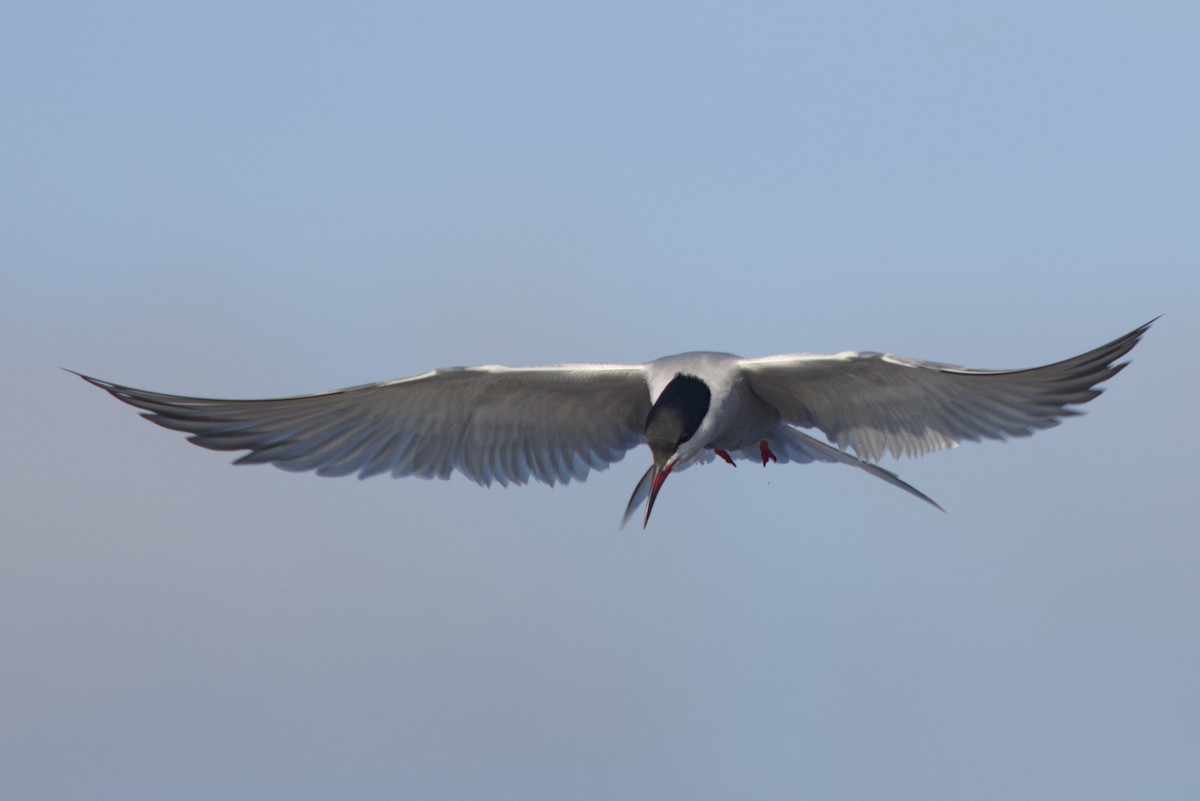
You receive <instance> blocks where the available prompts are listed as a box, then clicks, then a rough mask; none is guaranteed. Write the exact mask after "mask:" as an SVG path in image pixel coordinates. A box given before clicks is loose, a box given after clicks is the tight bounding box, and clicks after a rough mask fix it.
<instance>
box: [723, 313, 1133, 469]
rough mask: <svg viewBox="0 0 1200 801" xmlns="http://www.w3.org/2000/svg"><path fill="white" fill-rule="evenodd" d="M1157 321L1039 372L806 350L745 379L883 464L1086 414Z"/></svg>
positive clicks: (750, 368) (783, 409) (768, 361)
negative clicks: (1080, 408) (1084, 407)
mask: <svg viewBox="0 0 1200 801" xmlns="http://www.w3.org/2000/svg"><path fill="white" fill-rule="evenodd" d="M1153 322H1154V321H1153V320H1152V321H1151V322H1150V323H1146V324H1145V325H1143V326H1141V327H1140V328H1137V329H1135V330H1133V331H1130V332H1129V333H1128V334H1126V335H1125V336H1123V337H1119V338H1117V339H1115V340H1113V341H1112V342H1109V343H1108V344H1107V345H1101V346H1100V347H1098V348H1096V349H1095V350H1091V351H1088V352H1087V353H1084V354H1081V355H1079V356H1076V357H1074V358H1071V359H1066V360H1065V361H1061V362H1056V363H1055V364H1048V365H1046V366H1044V367H1035V368H1033V369H1030V370H974V369H971V368H968V367H957V366H955V365H950V364H939V363H937V362H926V361H920V360H917V359H909V358H906V357H904V356H893V355H890V354H886V353H854V352H848V353H838V354H834V355H831V356H825V355H816V354H807V353H797V354H791V355H786V356H768V357H766V358H762V359H744V360H742V362H741V363H740V366H741V368H742V370H743V371H744V375H745V377H746V381H747V382H748V383H749V384H750V387H751V389H753V390H754V392H755V393H757V394H758V395H759V397H761V398H762V399H763V400H765V401H766V402H767V403H770V404H771V405H773V406H775V408H777V409H778V410H779V412H780V415H781V416H782V417H783V419H784V420H786V421H787V422H789V423H792V424H794V425H798V426H806V427H814V428H818V429H820V430H821V431H822V432H823V433H824V434H825V435H826V436H827V437H829V439H830V441H832V442H833V443H834V444H835V445H837V446H838V447H839V448H847V447H849V448H852V449H853V450H854V451H855V452H856V453H857V454H858V455H859V456H860V457H862V458H863V459H866V460H868V461H876V460H878V459H879V458H880V457H881V456H883V455H884V454H885V453H887V452H891V454H892V455H893V456H900V455H909V456H919V455H921V454H924V453H928V452H929V451H933V450H938V449H940V448H949V447H953V446H955V445H957V444H958V443H959V442H961V441H963V440H973V441H979V440H980V439H983V438H988V439H1004V438H1006V437H1011V436H1023V435H1027V434H1031V433H1033V431H1035V430H1037V429H1041V428H1049V427H1050V426H1054V425H1057V424H1058V421H1059V419H1060V418H1062V417H1065V416H1067V415H1073V414H1078V412H1076V411H1074V410H1072V409H1070V408H1068V407H1070V406H1073V405H1078V404H1082V403H1087V402H1088V401H1090V400H1091V399H1092V398H1095V397H1096V396H1097V395H1099V394H1100V392H1101V390H1099V389H1096V388H1095V387H1096V385H1097V384H1099V383H1101V382H1103V381H1106V380H1108V379H1109V378H1112V377H1113V376H1114V375H1116V374H1117V373H1118V372H1120V371H1121V369H1122V368H1123V367H1124V366H1125V364H1124V363H1119V364H1118V363H1116V362H1117V360H1118V359H1120V358H1121V357H1122V356H1124V355H1126V354H1127V353H1129V351H1130V350H1132V349H1133V346H1134V345H1136V344H1137V343H1138V340H1139V339H1141V337H1142V335H1143V334H1144V333H1146V329H1148V328H1149V327H1150V324H1151V323H1153Z"/></svg>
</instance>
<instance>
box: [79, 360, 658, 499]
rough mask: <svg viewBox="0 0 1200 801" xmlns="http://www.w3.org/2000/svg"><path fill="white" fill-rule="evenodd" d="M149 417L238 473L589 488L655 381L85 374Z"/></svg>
mask: <svg viewBox="0 0 1200 801" xmlns="http://www.w3.org/2000/svg"><path fill="white" fill-rule="evenodd" d="M81 377H82V378H84V379H85V380H87V381H89V382H91V383H92V384H95V385H96V386H98V387H100V388H101V389H104V390H106V391H107V392H109V393H110V394H111V395H113V396H114V397H115V398H117V399H119V400H121V401H124V402H125V403H128V404H130V405H131V406H135V407H137V408H139V409H142V410H143V411H144V412H145V414H144V415H143V416H144V417H146V418H147V419H149V420H151V421H153V422H155V423H157V424H159V425H161V426H164V427H166V428H170V429H174V430H177V431H185V432H188V433H190V434H192V436H191V437H189V439H190V441H191V442H194V443H196V444H197V445H200V446H202V447H205V448H211V449H213V450H221V451H239V450H245V451H249V453H247V454H246V455H245V456H243V457H241V458H240V459H238V460H237V462H238V463H239V464H254V463H270V464H274V465H276V466H277V467H281V468H283V469H285V470H294V471H304V470H315V471H316V472H317V473H318V474H319V475H323V476H342V475H349V474H352V473H357V474H358V476H359V478H366V477H368V476H372V475H377V474H380V473H391V474H392V475H393V476H396V477H401V476H420V477H423V478H449V477H450V475H451V473H453V472H454V471H456V470H457V471H458V472H460V473H462V474H463V475H465V476H467V477H468V478H470V479H471V480H473V481H475V482H477V483H479V484H483V485H490V484H491V483H492V482H493V481H495V482H498V483H500V484H502V485H506V486H507V485H508V484H510V483H512V484H525V483H527V482H528V481H531V480H533V481H541V482H543V483H546V484H551V485H553V484H556V483H560V482H561V483H564V484H565V483H568V482H570V481H571V480H572V479H574V480H577V481H582V480H583V479H584V478H585V477H586V476H587V475H588V473H589V471H591V470H602V469H604V468H605V467H607V466H608V465H609V464H611V463H613V462H615V461H618V460H620V459H621V458H622V457H623V456H624V455H625V452H626V451H628V450H629V449H630V448H632V447H634V446H635V445H637V444H638V443H639V442H641V436H642V428H643V426H644V424H645V420H646V414H647V413H648V412H649V410H650V393H649V389H648V387H647V384H646V380H645V376H644V371H643V369H642V368H641V367H639V366H626V365H561V366H554V367H533V368H521V369H518V368H507V367H471V368H453V369H447V370H434V371H433V372H430V373H425V374H424V375H419V376H414V377H411V378H402V379H398V380H395V381H388V382H384V383H379V384H368V385H364V386H359V387H350V388H348V389H342V390H337V391H335V392H327V393H323V394H318V395H302V396H297V397H290V398H278V399H271V400H218V399H210V398H190V397H183V396H178V395H167V394H163V393H159V392H147V391H145V390H140V389H133V388H131V387H126V386H121V385H120V384H114V383H111V382H108V381H102V380H100V379H97V378H91V377H89V376H84V375H81Z"/></svg>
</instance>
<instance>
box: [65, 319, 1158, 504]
mask: <svg viewBox="0 0 1200 801" xmlns="http://www.w3.org/2000/svg"><path fill="white" fill-rule="evenodd" d="M1151 322H1153V321H1151ZM1150 324H1151V323H1147V324H1146V325H1144V326H1141V327H1140V328H1137V329H1135V330H1134V331H1131V332H1130V333H1128V334H1126V335H1125V336H1123V337H1120V338H1118V339H1116V340H1114V341H1112V342H1110V343H1108V344H1107V345H1102V346H1101V347H1099V348H1096V349H1095V350H1092V351H1089V352H1087V353H1084V354H1082V355H1080V356H1076V357H1074V358H1072V359H1067V360H1065V361H1061V362H1056V363H1055V364H1050V365H1046V366H1044V367H1037V368H1033V369H1029V370H1004V371H994V370H974V369H970V368H964V367H956V366H953V365H947V364H940V363H936V362H925V361H919V360H915V359H909V358H905V357H901V356H891V355H888V354H881V353H867V352H845V353H839V354H833V355H819V354H804V353H798V354H789V355H783V356H769V357H765V358H761V359H744V358H741V357H739V356H735V355H733V354H729V353H715V352H693V353H683V354H678V355H675V356H667V357H664V358H661V359H656V360H654V361H651V362H647V363H645V364H640V365H620V364H567V365H553V366H548V367H530V368H509V367H501V366H485V367H469V368H450V369H442V370H434V371H432V372H429V373H424V374H422V375H418V376H412V377H409V378H401V379H397V380H394V381H387V382H382V383H379V384H368V385H363V386H359V387H351V388H348V389H343V390H338V391H335V392H328V393H322V394H317V395H303V396H297V397H291V398H278V399H271V400H248V401H242V400H215V399H207V398H189V397H182V396H177V395H165V394H161V393H155V392H146V391H144V390H139V389H133V388H130V387H124V386H120V385H118V384H113V383H109V382H106V381H101V380H99V379H95V378H90V377H88V376H82V377H83V378H84V379H86V380H87V381H89V382H91V383H93V384H95V385H96V386H99V387H101V388H102V389H105V390H106V391H108V392H109V393H111V394H112V395H113V396H115V397H116V398H118V399H120V400H122V401H124V402H126V403H128V404H130V405H133V406H136V407H138V408H140V409H142V410H144V411H145V412H146V414H145V416H146V417H147V418H148V419H150V420H152V421H154V422H156V423H158V424H159V425H162V426H165V427H167V428H172V429H176V430H180V431H186V432H189V433H191V434H192V435H193V436H192V437H191V438H190V439H191V441H192V442H195V443H196V444H198V445H201V446H203V447H206V448H212V449H216V450H235V451H236V450H246V451H249V453H248V454H246V455H245V456H243V457H241V458H240V459H239V460H238V462H239V463H262V462H266V463H272V464H275V465H276V466H278V467H281V468H284V469H287V470H314V471H316V472H317V473H318V474H320V475H327V476H337V475H348V474H354V473H356V474H358V476H359V477H360V478H366V477H368V476H371V475H376V474H379V473H385V472H389V473H391V474H392V475H393V476H396V477H401V476H410V475H411V476H420V477H423V478H435V477H436V478H449V477H450V475H451V474H452V473H453V472H455V471H457V472H460V473H462V474H464V475H465V476H467V477H468V478H470V479H472V480H474V481H476V482H477V483H479V484H483V485H490V484H491V483H492V482H493V481H495V482H498V483H500V484H502V485H507V484H509V483H514V484H524V483H526V482H528V481H530V480H534V481H540V482H543V483H547V484H551V485H553V484H555V483H558V482H562V483H567V482H569V481H571V479H576V480H583V479H584V478H586V477H587V475H588V473H589V471H590V470H592V469H604V468H605V467H607V466H608V465H609V464H611V463H613V462H616V461H618V460H620V459H621V458H623V457H624V455H625V453H626V452H627V451H629V450H630V449H632V448H633V447H635V446H636V445H638V444H641V443H646V444H648V445H649V446H650V450H651V453H652V455H653V457H654V463H653V465H652V466H651V467H650V469H649V470H647V471H646V474H645V475H644V476H643V478H642V480H641V481H640V482H639V483H638V485H637V487H636V488H635V489H634V492H633V496H632V497H631V498H630V501H629V505H628V507H627V509H626V512H625V520H626V521H627V520H628V519H629V517H630V516H631V514H632V513H633V512H634V511H635V510H636V508H637V507H638V506H639V505H640V504H641V503H642V502H643V501H647V505H646V518H645V519H646V521H648V520H649V517H650V510H651V509H652V508H653V504H654V499H655V497H656V495H657V494H658V490H659V488H660V487H661V486H662V483H663V482H664V481H665V480H666V477H667V476H668V475H669V474H670V473H671V472H672V471H673V470H680V469H683V468H686V467H688V466H690V465H693V464H698V463H703V462H708V461H711V460H712V459H714V458H716V457H718V456H719V457H720V458H722V459H723V460H725V461H727V462H729V463H730V464H734V463H735V461H736V460H739V459H740V460H753V461H761V462H762V464H764V465H765V464H767V462H768V461H778V462H789V461H795V462H801V463H806V462H812V461H824V462H840V463H843V464H848V465H852V466H854V467H858V468H860V469H863V470H865V471H867V472H869V473H871V474H872V475H874V476H876V477H878V478H881V479H883V480H885V481H887V482H888V483H891V484H893V485H895V486H898V487H900V488H902V489H904V490H906V491H908V492H910V493H912V494H913V495H916V496H917V497H919V498H921V499H922V500H925V501H928V502H929V503H931V504H932V503H933V501H932V500H930V499H929V498H928V497H926V496H925V495H924V494H922V493H921V492H919V491H918V490H916V489H914V488H913V487H911V486H909V485H908V484H906V483H904V482H903V481H901V480H900V479H899V478H898V477H897V476H896V475H895V474H893V473H891V472H889V471H887V470H884V469H883V468H881V467H878V466H877V465H875V464H874V462H875V461H877V460H878V459H879V458H881V457H882V456H884V455H885V454H887V453H891V454H892V455H893V456H900V455H910V456H918V455H921V454H924V453H927V452H929V451H932V450H937V449H940V448H946V447H953V446H955V445H957V444H958V443H959V442H961V441H963V440H972V441H978V440H980V439H983V438H990V439H1005V438H1007V437H1009V436H1023V435H1028V434H1031V433H1033V431H1034V430H1037V429H1041V428H1048V427H1050V426H1053V425H1057V423H1058V421H1059V419H1060V418H1062V417H1064V416H1068V415H1073V414H1078V412H1076V411H1074V410H1073V409H1071V408H1068V407H1070V406H1075V405H1079V404H1083V403H1086V402H1088V401H1090V400H1091V399H1093V398H1094V397H1096V396H1097V395H1099V394H1100V392H1101V390H1100V389H1096V388H1095V387H1096V385H1097V384H1100V383H1101V382H1103V381H1105V380H1107V379H1108V378H1111V377H1112V376H1113V375H1116V373H1118V372H1120V370H1121V369H1122V368H1123V367H1124V366H1125V364H1124V363H1117V360H1118V359H1120V358H1121V357H1122V356H1124V355H1125V354H1127V353H1128V352H1129V351H1130V350H1132V348H1133V347H1134V345H1136V344H1137V342H1138V340H1139V339H1140V338H1141V336H1142V335H1143V334H1144V333H1145V332H1146V330H1147V329H1148V328H1149V326H1150ZM797 426H799V427H803V428H815V429H817V430H819V431H821V432H822V433H823V434H824V435H825V436H826V437H827V438H828V440H829V442H823V441H821V440H819V439H816V438H814V437H812V436H809V435H808V434H806V433H804V432H802V431H800V430H798V428H796V427H797ZM845 449H850V450H853V451H854V453H855V454H856V455H851V454H850V453H847V452H846V450H845ZM934 506H937V504H934ZM939 508H940V507H939Z"/></svg>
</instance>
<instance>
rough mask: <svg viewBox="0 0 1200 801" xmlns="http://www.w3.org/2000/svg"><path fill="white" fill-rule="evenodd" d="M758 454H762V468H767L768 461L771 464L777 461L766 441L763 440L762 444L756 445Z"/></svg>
mask: <svg viewBox="0 0 1200 801" xmlns="http://www.w3.org/2000/svg"><path fill="white" fill-rule="evenodd" d="M758 452H759V453H761V454H762V459H763V467H766V466H767V460H768V459H770V460H771V461H772V462H778V461H779V460H778V459H776V458H775V454H774V453H772V452H771V446H770V445H768V444H767V441H766V440H765V439H764V440H763V441H762V442H760V443H758Z"/></svg>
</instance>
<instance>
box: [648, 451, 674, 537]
mask: <svg viewBox="0 0 1200 801" xmlns="http://www.w3.org/2000/svg"><path fill="white" fill-rule="evenodd" d="M674 466H675V459H673V458H672V459H668V460H667V462H666V464H664V465H663V466H662V467H659V466H658V465H654V474H653V476H652V478H651V479H650V482H651V483H650V497H649V498H647V499H646V517H645V518H644V519H643V520H642V528H645V527H646V525H647V524H648V523H649V522H650V512H651V511H653V510H654V499H655V498H657V497H658V491H659V490H660V489H662V485H663V482H664V481H666V480H667V476H669V475H671V468H672V467H674Z"/></svg>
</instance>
